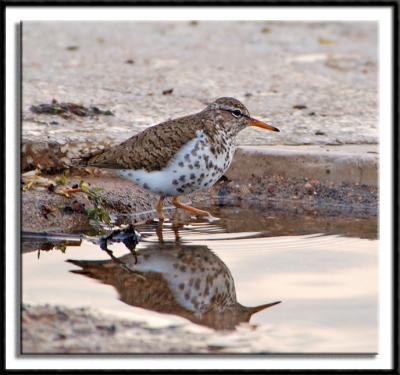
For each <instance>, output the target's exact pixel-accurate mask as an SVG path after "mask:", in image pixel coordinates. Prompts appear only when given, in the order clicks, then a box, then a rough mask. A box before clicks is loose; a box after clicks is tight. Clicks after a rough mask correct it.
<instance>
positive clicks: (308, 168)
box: [225, 146, 379, 187]
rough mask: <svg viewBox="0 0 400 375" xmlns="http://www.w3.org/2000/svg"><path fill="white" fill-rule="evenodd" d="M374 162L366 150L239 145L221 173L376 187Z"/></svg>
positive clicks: (242, 176)
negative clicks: (306, 179)
mask: <svg viewBox="0 0 400 375" xmlns="http://www.w3.org/2000/svg"><path fill="white" fill-rule="evenodd" d="M378 163H379V159H378V155H377V154H370V153H367V152H360V153H357V152H341V151H340V150H338V151H334V152H331V151H330V150H328V149H323V148H321V149H318V150H316V149H312V150H307V149H305V148H300V149H299V150H296V149H293V148H290V149H287V148H285V147H284V146H283V147H282V148H277V147H273V148H271V149H269V148H267V147H263V148H259V147H252V146H241V147H238V149H237V150H236V154H235V157H234V159H233V161H232V164H231V166H230V167H229V170H228V171H227V172H226V174H225V175H226V177H228V178H229V179H231V180H241V179H249V178H253V177H262V176H282V177H285V178H293V177H305V178H308V179H315V180H319V181H321V182H333V183H347V184H360V185H369V186H374V187H377V186H378Z"/></svg>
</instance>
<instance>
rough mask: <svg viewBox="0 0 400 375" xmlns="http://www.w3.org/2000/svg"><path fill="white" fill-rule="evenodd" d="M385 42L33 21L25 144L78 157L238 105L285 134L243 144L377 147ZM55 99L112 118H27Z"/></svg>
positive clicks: (268, 31)
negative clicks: (216, 106)
mask: <svg viewBox="0 0 400 375" xmlns="http://www.w3.org/2000/svg"><path fill="white" fill-rule="evenodd" d="M233 35H234V38H232V36H233ZM144 36H145V37H144ZM376 38H377V27H376V25H375V24H373V23H363V22H359V23H354V22H352V23H346V22H341V23H318V22H316V23H305V22H304V23H298V22H297V23H290V22H218V23H216V22H198V23H191V22H161V23H160V22H158V23H155V22H130V23H128V22H125V23H110V22H109V23H96V22H91V23H82V22H79V23H60V22H50V23H37V22H35V23H32V22H27V23H24V25H23V105H22V109H23V131H22V137H23V142H24V143H29V142H31V143H34V144H36V143H38V142H44V143H46V144H47V143H50V144H55V145H57V150H58V153H59V154H58V159H60V158H61V157H62V156H64V157H67V158H71V157H74V156H77V155H80V154H81V153H84V152H87V151H90V150H94V149H97V148H99V147H105V146H108V145H111V144H115V143H119V142H121V141H123V140H125V139H126V138H128V137H129V136H131V135H134V134H136V133H137V132H139V131H141V130H143V129H144V128H146V127H148V126H150V125H154V124H157V123H159V122H162V121H165V120H167V119H169V118H174V117H178V116H182V115H186V114H190V113H194V112H197V111H200V110H202V109H203V108H204V106H205V105H206V104H207V103H209V102H210V101H212V100H213V99H215V98H217V97H220V96H233V97H236V98H237V99H239V100H242V101H243V102H244V103H245V104H246V106H247V107H248V108H249V110H250V112H251V113H252V115H254V116H255V117H257V118H259V119H261V120H269V121H271V122H272V123H273V124H274V125H275V126H277V127H279V128H280V129H281V130H282V131H281V133H279V134H278V135H277V134H269V133H268V134H266V133H264V132H262V131H259V130H257V129H247V130H246V131H244V132H242V133H241V134H240V136H239V138H238V144H241V145H245V144H246V145H248V144H253V145H254V144H257V145H266V144H326V143H329V144H343V143H376V142H377V56H376V45H377V41H376ZM171 90H172V92H171ZM52 99H56V100H58V101H59V102H74V103H81V104H84V105H86V106H89V105H95V106H97V107H99V108H100V109H107V110H111V111H112V112H113V113H114V116H93V117H79V116H72V117H70V118H67V119H65V118H62V117H60V116H57V115H42V114H34V113H32V112H31V111H30V107H31V105H38V104H41V103H49V102H51V100H52ZM23 152H24V150H23Z"/></svg>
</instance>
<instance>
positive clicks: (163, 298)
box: [69, 242, 279, 330]
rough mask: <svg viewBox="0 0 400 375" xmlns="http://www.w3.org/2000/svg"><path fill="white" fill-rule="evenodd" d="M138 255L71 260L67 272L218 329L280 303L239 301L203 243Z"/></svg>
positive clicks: (136, 302) (157, 247)
mask: <svg viewBox="0 0 400 375" xmlns="http://www.w3.org/2000/svg"><path fill="white" fill-rule="evenodd" d="M136 255H137V256H136V259H135V257H133V256H132V255H131V254H128V255H125V256H122V257H120V258H118V261H115V259H111V260H106V261H98V260H97V261H96V260H93V261H87V260H69V262H71V263H73V264H75V265H77V266H79V267H81V269H80V270H73V271H71V272H74V273H78V274H82V275H85V276H88V277H91V278H94V279H97V280H99V281H101V282H103V283H104V284H108V285H112V286H113V287H114V288H115V289H116V290H117V291H118V293H119V298H120V299H121V300H122V301H123V302H125V303H127V304H129V305H132V306H136V307H141V308H145V309H149V310H153V311H156V312H160V313H166V314H176V315H179V316H182V317H184V318H186V319H189V320H190V321H192V322H194V323H197V324H201V325H205V326H208V327H211V328H214V329H216V330H223V329H225V330H232V329H234V328H235V327H236V326H237V325H238V324H239V323H241V322H249V320H250V318H251V316H252V315H253V314H255V313H257V312H259V311H261V310H264V309H266V308H268V307H271V306H274V305H276V304H277V303H279V302H273V303H266V304H263V305H259V306H255V307H246V306H243V305H241V304H240V303H239V302H238V301H237V299H236V291H235V283H234V280H233V277H232V275H231V272H230V271H229V269H228V268H227V266H226V265H225V263H224V262H223V261H222V260H221V259H220V258H219V257H218V256H217V255H215V254H214V253H213V252H212V251H211V250H210V249H209V248H208V247H207V246H203V245H186V244H182V243H179V242H177V243H160V244H149V246H148V247H146V248H145V249H141V250H140V251H139V252H137V253H136ZM121 263H122V264H123V265H124V266H125V267H124V268H121Z"/></svg>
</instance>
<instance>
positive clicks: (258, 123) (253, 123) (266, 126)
mask: <svg viewBox="0 0 400 375" xmlns="http://www.w3.org/2000/svg"><path fill="white" fill-rule="evenodd" d="M249 123H250V125H251V126H258V127H259V128H263V129H267V130H271V131H273V132H279V131H280V130H279V129H278V128H275V126H272V125H269V124H266V123H265V122H262V121H259V120H256V119H254V118H251V117H249Z"/></svg>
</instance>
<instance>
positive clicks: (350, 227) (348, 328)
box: [22, 207, 378, 353]
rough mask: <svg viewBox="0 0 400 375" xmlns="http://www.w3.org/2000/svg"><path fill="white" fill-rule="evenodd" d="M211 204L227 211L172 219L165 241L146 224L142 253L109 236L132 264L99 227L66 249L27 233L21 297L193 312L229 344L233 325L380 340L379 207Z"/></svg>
mask: <svg viewBox="0 0 400 375" xmlns="http://www.w3.org/2000/svg"><path fill="white" fill-rule="evenodd" d="M213 214H214V215H217V216H218V217H220V218H221V220H220V221H217V222H214V223H199V222H197V223H196V222H191V223H189V224H187V223H186V224H184V225H183V224H181V225H179V226H178V225H172V224H171V223H170V222H167V223H165V224H164V228H163V231H162V236H163V240H164V243H162V244H161V243H160V236H159V234H158V235H157V231H156V227H157V224H148V225H139V226H137V227H136V229H137V230H138V231H139V232H140V233H141V241H140V243H139V244H138V246H137V248H136V251H137V263H135V261H134V257H133V256H132V255H131V254H130V252H129V250H128V249H127V248H126V247H125V246H124V245H123V244H122V243H114V244H110V245H109V249H111V250H112V251H113V254H114V256H115V257H117V258H118V259H119V260H120V261H122V262H123V263H124V265H125V267H127V268H128V269H123V268H121V266H120V265H119V264H117V263H116V262H115V261H113V260H112V259H110V256H109V255H108V254H107V253H106V252H104V251H103V250H101V249H100V247H99V245H98V244H96V243H93V242H95V240H94V239H92V238H87V239H84V240H83V241H80V240H75V241H70V242H69V244H68V245H67V246H66V248H65V251H64V252H63V251H60V250H57V249H52V250H51V251H44V250H41V251H40V253H38V251H34V250H35V249H38V248H40V247H41V248H42V249H43V248H44V247H45V246H43V243H39V242H37V243H33V242H32V241H28V242H24V246H23V256H22V266H23V267H22V281H23V283H22V287H23V291H22V296H23V297H22V299H23V302H24V303H33V304H36V303H50V304H59V305H64V306H68V307H82V306H90V307H94V308H99V309H102V310H107V311H108V312H112V313H118V314H120V313H126V314H129V315H130V316H132V317H134V318H137V319H146V320H147V321H148V322H149V324H150V326H154V327H157V326H163V325H169V324H172V325H173V324H181V323H182V321H184V322H186V323H185V324H193V323H195V324H199V325H202V326H205V327H210V328H212V329H213V330H215V332H214V336H213V343H214V345H215V346H217V347H224V346H226V347H228V348H229V346H230V344H231V343H230V342H229V337H230V338H232V337H233V336H232V335H231V336H226V335H225V336H223V335H220V334H219V333H220V332H226V330H231V331H232V332H235V333H236V334H235V336H234V340H235V341H236V343H237V342H240V340H241V339H242V338H243V339H245V338H246V339H247V340H249V339H250V340H251V342H252V347H251V350H247V351H251V352H281V353H282V352H285V353H295V352H308V353H310V352H312V353H331V352H332V353H374V352H376V351H377V303H378V302H377V250H378V241H377V240H376V220H375V219H373V220H367V219H363V220H361V219H359V220H355V219H349V218H347V219H343V218H342V219H341V218H332V219H327V218H318V217H315V216H307V215H303V216H298V217H296V216H291V217H287V216H285V215H283V214H282V215H279V214H276V213H263V212H260V211H257V210H240V209H237V208H234V207H230V208H229V207H226V208H219V209H215V210H214V211H213ZM177 236H179V240H178V241H177ZM50 247H51V245H48V246H47V248H48V249H49V248H50ZM38 255H39V257H38ZM132 270H133V272H132ZM277 301H281V303H280V304H276V305H274V306H269V307H266V306H261V307H260V308H254V307H255V306H260V305H264V304H269V303H272V302H277ZM249 307H253V309H251V308H249ZM256 310H260V311H256ZM189 322H191V323H189ZM232 340H233V339H232ZM239 351H240V350H239Z"/></svg>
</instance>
